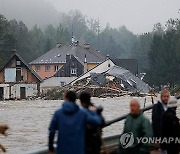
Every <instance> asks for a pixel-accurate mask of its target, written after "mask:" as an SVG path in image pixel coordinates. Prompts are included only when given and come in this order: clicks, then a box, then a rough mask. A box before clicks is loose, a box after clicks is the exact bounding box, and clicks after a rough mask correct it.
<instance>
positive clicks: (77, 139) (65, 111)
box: [49, 102, 101, 154]
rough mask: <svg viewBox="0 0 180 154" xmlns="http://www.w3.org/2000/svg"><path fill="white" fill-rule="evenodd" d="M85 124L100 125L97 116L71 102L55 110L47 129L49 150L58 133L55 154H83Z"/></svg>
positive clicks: (99, 119)
mask: <svg viewBox="0 0 180 154" xmlns="http://www.w3.org/2000/svg"><path fill="white" fill-rule="evenodd" d="M87 123H92V124H97V125H98V124H100V123H101V118H100V117H99V116H98V115H97V114H93V115H91V114H89V113H88V112H86V111H85V110H82V109H80V108H79V107H78V105H76V104H75V103H73V102H65V103H63V106H62V108H61V109H59V110H57V111H56V112H55V114H54V116H53V118H52V121H51V124H50V127H49V150H50V151H52V150H53V140H54V136H55V132H56V130H57V131H58V141H57V151H56V153H57V154H84V152H85V150H84V134H85V127H86V124H87Z"/></svg>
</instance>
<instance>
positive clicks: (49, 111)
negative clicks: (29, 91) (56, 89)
mask: <svg viewBox="0 0 180 154" xmlns="http://www.w3.org/2000/svg"><path fill="white" fill-rule="evenodd" d="M131 99H132V98H131V97H128V96H126V97H120V98H93V99H92V102H93V103H94V104H95V105H96V106H99V105H101V106H103V107H104V111H103V115H104V117H105V119H106V120H111V119H114V118H117V117H119V116H121V115H123V114H126V113H128V112H129V101H130V100H131ZM138 99H140V102H141V106H142V107H143V106H144V100H145V99H144V98H138ZM61 104H62V101H58V100H56V101H49V100H36V101H1V102H0V122H1V123H7V124H8V125H9V126H10V130H9V131H8V134H9V135H8V137H4V136H0V143H2V144H4V145H5V146H6V147H7V148H8V153H20V152H22V151H27V150H28V151H29V150H31V149H34V148H37V147H41V146H43V145H46V144H47V138H48V125H49V122H50V119H51V117H52V115H53V113H54V111H55V110H56V109H57V108H59V107H60V106H61ZM150 104H151V99H150V98H147V103H146V106H147V105H150ZM178 112H179V110H178ZM145 115H146V116H147V117H148V118H150V116H151V111H147V112H146V113H145ZM178 115H180V114H178ZM122 129H123V121H121V122H118V123H115V124H113V125H111V126H108V127H107V128H105V129H104V130H103V135H104V136H110V135H115V134H119V133H121V132H122Z"/></svg>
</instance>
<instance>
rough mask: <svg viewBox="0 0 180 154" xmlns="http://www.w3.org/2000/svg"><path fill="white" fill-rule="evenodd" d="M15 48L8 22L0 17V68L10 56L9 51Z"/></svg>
mask: <svg viewBox="0 0 180 154" xmlns="http://www.w3.org/2000/svg"><path fill="white" fill-rule="evenodd" d="M15 48H16V38H15V36H14V35H13V33H12V30H11V28H10V24H9V21H8V20H7V19H6V18H5V17H4V16H2V15H0V67H2V66H3V65H4V63H5V62H6V61H7V59H8V58H9V57H10V56H11V50H12V49H15Z"/></svg>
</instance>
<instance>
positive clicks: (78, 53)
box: [30, 45, 106, 64]
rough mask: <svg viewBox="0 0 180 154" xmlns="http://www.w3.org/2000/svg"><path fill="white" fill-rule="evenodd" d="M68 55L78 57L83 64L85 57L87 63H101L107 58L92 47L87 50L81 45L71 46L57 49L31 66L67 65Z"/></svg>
mask: <svg viewBox="0 0 180 154" xmlns="http://www.w3.org/2000/svg"><path fill="white" fill-rule="evenodd" d="M68 54H69V55H74V56H75V57H77V58H78V60H79V61H80V62H81V63H84V60H85V55H86V59H87V63H101V62H102V61H104V60H105V58H106V56H104V55H103V54H102V53H101V52H99V51H96V50H95V49H92V48H91V47H90V48H89V49H86V48H84V47H83V46H80V45H71V46H60V47H55V48H53V49H51V50H50V51H48V52H47V53H45V54H44V55H42V56H40V57H39V58H37V59H36V60H34V61H32V62H31V63H30V64H56V63H57V64H58V63H66V55H68Z"/></svg>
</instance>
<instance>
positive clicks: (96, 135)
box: [84, 109, 104, 154]
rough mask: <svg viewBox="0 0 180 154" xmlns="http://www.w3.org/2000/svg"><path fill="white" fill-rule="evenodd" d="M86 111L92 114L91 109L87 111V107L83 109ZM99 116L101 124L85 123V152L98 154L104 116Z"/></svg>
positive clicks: (86, 153)
mask: <svg viewBox="0 0 180 154" xmlns="http://www.w3.org/2000/svg"><path fill="white" fill-rule="evenodd" d="M84 110H86V112H89V113H90V114H92V115H93V114H94V112H93V111H89V110H88V109H84ZM100 116H101V119H102V124H101V125H98V126H97V125H92V124H87V125H86V133H85V154H100V151H101V145H102V139H101V137H102V125H103V124H104V118H103V117H102V115H100Z"/></svg>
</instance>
